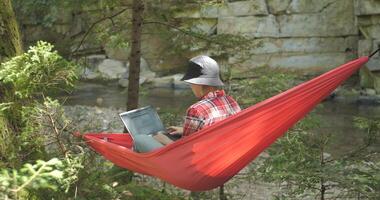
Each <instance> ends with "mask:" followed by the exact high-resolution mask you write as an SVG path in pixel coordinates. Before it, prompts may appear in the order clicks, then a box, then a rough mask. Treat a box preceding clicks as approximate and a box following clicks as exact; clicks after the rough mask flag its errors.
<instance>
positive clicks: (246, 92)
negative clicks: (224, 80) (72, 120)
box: [230, 67, 296, 107]
mask: <svg viewBox="0 0 380 200" xmlns="http://www.w3.org/2000/svg"><path fill="white" fill-rule="evenodd" d="M250 74H253V75H254V77H253V78H247V79H242V80H240V79H237V80H232V81H231V85H232V88H231V91H230V94H231V95H232V96H234V97H235V98H236V100H237V101H238V102H239V103H240V104H241V105H242V106H243V107H246V106H250V105H253V104H255V103H258V102H260V101H263V100H265V99H268V98H270V97H272V96H274V95H276V94H279V93H281V92H283V91H285V90H287V89H289V88H291V87H292V86H294V85H295V79H296V75H295V74H294V73H290V72H281V71H279V70H273V69H269V68H267V67H261V68H256V69H254V70H253V71H252V72H250Z"/></svg>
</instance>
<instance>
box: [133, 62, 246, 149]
mask: <svg viewBox="0 0 380 200" xmlns="http://www.w3.org/2000/svg"><path fill="white" fill-rule="evenodd" d="M181 80H183V81H185V82H187V83H190V84H191V89H192V91H193V93H194V95H195V96H196V97H197V98H198V99H199V101H198V102H197V103H195V104H193V105H191V106H190V107H189V108H188V109H187V112H186V116H185V121H184V125H183V127H176V126H171V127H169V131H172V132H170V133H169V134H172V135H175V134H179V135H182V136H188V135H190V134H192V133H194V132H197V131H199V130H201V129H202V128H204V127H206V126H209V125H211V124H213V123H215V122H218V121H221V120H223V119H225V118H227V117H229V116H231V115H233V114H235V113H238V112H239V111H240V110H241V109H240V107H239V105H238V103H237V102H236V101H235V100H234V99H233V98H232V97H230V96H228V95H226V94H225V92H224V90H222V89H218V87H221V86H223V85H224V84H223V82H222V81H221V80H220V74H219V66H218V63H217V62H216V61H215V60H213V59H212V58H210V57H208V56H204V55H201V56H197V57H194V58H192V59H190V62H189V66H188V69H187V72H186V74H185V75H184V77H183V78H182V79H181ZM134 140H135V141H134V143H135V148H136V150H137V151H139V152H148V151H151V150H153V149H156V148H159V147H162V146H163V145H166V144H169V143H171V142H173V141H172V140H170V139H169V138H168V137H166V136H165V135H163V134H157V135H156V136H154V139H153V138H152V137H150V136H142V137H141V138H140V137H138V138H134Z"/></svg>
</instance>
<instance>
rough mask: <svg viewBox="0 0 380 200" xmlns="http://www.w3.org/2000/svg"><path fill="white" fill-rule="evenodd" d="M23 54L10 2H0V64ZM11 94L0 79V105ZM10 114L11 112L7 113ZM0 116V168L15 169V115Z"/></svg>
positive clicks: (11, 89)
mask: <svg viewBox="0 0 380 200" xmlns="http://www.w3.org/2000/svg"><path fill="white" fill-rule="evenodd" d="M22 52H23V49H22V42H21V37H20V33H19V29H18V25H17V20H16V16H15V14H14V12H13V8H12V2H11V0H0V62H2V61H4V60H5V59H9V58H11V57H14V56H17V55H20V54H21V53H22ZM9 94H10V95H11V96H12V94H13V88H12V87H11V86H7V85H4V84H3V83H2V81H1V79H0V103H4V102H8V101H9V99H12V98H11V97H9V96H8V95H9ZM8 112H9V113H12V111H8ZM9 113H7V114H5V115H0V125H1V126H2V127H1V128H0V166H1V165H3V166H4V165H8V166H11V167H15V166H18V165H19V161H20V159H18V158H17V157H16V158H10V155H11V156H15V155H16V156H17V146H18V145H15V143H14V142H15V137H14V136H15V132H16V131H17V128H18V127H15V124H16V122H15V120H14V119H15V118H16V117H15V115H16V116H17V114H15V115H13V113H12V114H9ZM3 114H4V113H3Z"/></svg>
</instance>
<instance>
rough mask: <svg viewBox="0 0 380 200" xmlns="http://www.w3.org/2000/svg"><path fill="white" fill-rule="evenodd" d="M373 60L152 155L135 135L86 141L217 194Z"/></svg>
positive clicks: (124, 162) (145, 169)
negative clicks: (137, 145) (140, 149)
mask: <svg viewBox="0 0 380 200" xmlns="http://www.w3.org/2000/svg"><path fill="white" fill-rule="evenodd" d="M373 55H374V54H373ZM368 59H369V56H365V57H361V58H358V59H356V60H354V61H351V62H349V63H346V64H344V65H342V66H340V67H338V68H335V69H333V70H330V71H328V72H326V73H324V74H322V75H320V76H318V77H316V78H314V79H312V80H309V81H307V82H304V83H302V84H300V85H298V86H296V87H294V88H291V89H289V90H287V91H285V92H283V93H280V94H278V95H276V96H274V97H271V98H269V99H267V100H264V101H262V102H260V103H258V104H256V105H253V106H251V107H249V108H247V109H245V110H243V111H241V112H240V113H238V114H236V115H233V116H231V117H229V118H227V119H225V120H223V121H221V122H217V123H215V124H213V125H211V126H209V127H206V128H204V129H202V130H200V131H198V132H197V133H195V134H192V135H190V136H188V137H185V138H183V139H180V140H178V141H176V142H174V143H172V144H170V145H167V146H165V147H162V148H160V149H157V150H155V151H152V152H148V153H136V152H133V151H132V150H131V149H130V148H131V146H132V143H133V141H132V138H131V137H130V135H129V134H84V135H83V136H82V137H83V138H84V139H85V140H86V142H87V144H88V145H89V146H91V148H92V149H94V150H95V151H96V152H98V153H100V154H101V155H103V156H104V157H105V158H106V159H108V160H110V161H111V162H113V163H115V164H116V165H118V166H120V167H123V168H127V169H130V170H132V171H135V172H138V173H142V174H147V175H151V176H155V177H158V178H160V179H162V180H164V181H166V182H169V183H171V184H173V185H176V186H178V187H180V188H183V189H188V190H191V191H204V190H209V189H213V188H216V187H218V186H221V185H223V184H224V183H225V182H227V181H228V180H229V179H231V178H232V177H233V176H234V175H235V174H237V173H238V172H239V171H240V170H241V169H242V168H244V167H245V166H246V165H247V164H249V163H250V162H251V161H252V160H254V159H255V158H256V157H257V156H258V155H259V154H260V153H261V152H262V151H264V150H265V149H266V148H267V147H268V146H269V145H271V144H272V143H273V142H275V141H276V139H277V138H279V137H281V136H282V135H283V134H284V133H285V132H286V131H287V130H288V129H289V128H291V127H292V126H293V125H294V124H295V123H297V122H298V121H299V120H301V119H302V118H303V117H304V116H305V115H307V113H309V112H310V111H311V110H312V109H313V108H314V107H315V106H316V105H317V104H318V103H319V102H321V101H322V100H323V99H324V98H326V97H327V96H328V95H329V94H330V93H331V92H332V91H334V90H335V89H336V88H337V87H338V86H339V85H340V84H341V83H342V82H343V81H344V80H346V79H347V78H349V77H350V76H351V75H352V74H353V73H354V72H355V71H357V70H358V69H359V68H360V67H361V66H362V65H363V64H365V63H366V62H367V61H368ZM104 138H107V140H104Z"/></svg>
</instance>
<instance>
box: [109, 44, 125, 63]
mask: <svg viewBox="0 0 380 200" xmlns="http://www.w3.org/2000/svg"><path fill="white" fill-rule="evenodd" d="M105 51H106V54H107V56H108V57H109V58H111V59H115V60H121V61H128V59H129V56H130V51H131V49H130V48H129V47H124V48H122V47H120V48H118V47H115V48H111V47H106V48H105Z"/></svg>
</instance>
